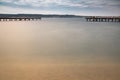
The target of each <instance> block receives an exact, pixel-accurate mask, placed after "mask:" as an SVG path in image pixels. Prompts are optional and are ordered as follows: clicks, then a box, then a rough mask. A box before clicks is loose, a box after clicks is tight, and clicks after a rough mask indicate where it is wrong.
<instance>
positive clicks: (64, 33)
mask: <svg viewBox="0 0 120 80" xmlns="http://www.w3.org/2000/svg"><path fill="white" fill-rule="evenodd" d="M0 80H120V23H119V22H86V20H85V19H84V18H42V20H34V21H32V20H31V21H0Z"/></svg>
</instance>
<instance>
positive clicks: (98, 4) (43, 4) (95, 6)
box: [0, 0, 120, 14]
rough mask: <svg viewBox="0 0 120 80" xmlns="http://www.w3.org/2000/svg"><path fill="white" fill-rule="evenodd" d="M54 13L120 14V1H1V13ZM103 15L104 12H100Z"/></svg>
mask: <svg viewBox="0 0 120 80" xmlns="http://www.w3.org/2000/svg"><path fill="white" fill-rule="evenodd" d="M1 6H4V7H9V8H13V9H14V8H19V9H23V10H25V9H28V10H31V9H34V10H39V11H43V10H44V11H45V10H46V11H53V12H55V11H56V12H60V13H63V12H64V13H67V12H71V13H76V14H78V13H79V12H81V11H82V12H83V13H84V12H94V11H95V12H96V11H98V10H100V11H105V12H111V14H112V13H113V11H116V14H119V13H120V10H119V8H120V0H0V9H2V10H1V11H0V13H1V12H3V7H1ZM100 13H102V12H100Z"/></svg>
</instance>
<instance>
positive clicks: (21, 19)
mask: <svg viewBox="0 0 120 80" xmlns="http://www.w3.org/2000/svg"><path fill="white" fill-rule="evenodd" d="M31 20H41V17H0V21H31Z"/></svg>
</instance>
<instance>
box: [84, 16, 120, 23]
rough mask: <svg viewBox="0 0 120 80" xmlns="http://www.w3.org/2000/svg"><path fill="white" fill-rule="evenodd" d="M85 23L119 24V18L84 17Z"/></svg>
mask: <svg viewBox="0 0 120 80" xmlns="http://www.w3.org/2000/svg"><path fill="white" fill-rule="evenodd" d="M86 21H87V22H120V17H119V16H118V17H98V16H97V17H93V16H90V17H86Z"/></svg>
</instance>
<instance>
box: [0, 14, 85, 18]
mask: <svg viewBox="0 0 120 80" xmlns="http://www.w3.org/2000/svg"><path fill="white" fill-rule="evenodd" d="M3 17H43V18H77V17H78V18H82V17H84V16H77V15H58V14H0V18H3Z"/></svg>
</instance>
